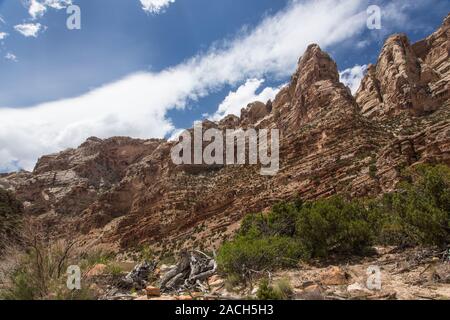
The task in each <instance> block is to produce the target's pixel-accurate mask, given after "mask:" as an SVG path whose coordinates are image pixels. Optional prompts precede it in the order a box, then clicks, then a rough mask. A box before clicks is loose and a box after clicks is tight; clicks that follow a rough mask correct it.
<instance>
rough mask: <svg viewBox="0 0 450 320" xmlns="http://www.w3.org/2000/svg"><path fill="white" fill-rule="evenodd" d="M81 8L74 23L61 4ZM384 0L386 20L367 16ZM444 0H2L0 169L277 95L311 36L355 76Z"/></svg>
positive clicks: (424, 27)
mask: <svg viewBox="0 0 450 320" xmlns="http://www.w3.org/2000/svg"><path fill="white" fill-rule="evenodd" d="M70 4H75V5H78V6H79V7H80V9H81V30H69V29H67V27H66V20H67V18H68V14H67V13H66V7H67V6H68V5H70ZM371 4H376V5H378V6H380V8H381V13H382V28H381V30H369V29H367V27H366V20H367V13H366V9H367V7H368V6H369V5H371ZM449 11H450V3H449V2H448V1H442V0H419V1H414V2H412V1H406V0H397V1H382V0H380V1H368V0H335V1H332V0H304V1H300V0H298V1H294V0H245V1H242V0H23V1H22V0H0V17H1V19H0V39H1V40H0V88H1V89H0V171H11V170H16V169H17V168H25V169H28V170H30V169H32V168H33V165H34V163H35V161H36V160H37V158H38V157H39V156H41V155H43V154H46V153H52V152H56V151H59V150H61V149H64V148H67V147H76V146H77V145H79V144H80V143H81V142H83V141H84V140H85V139H86V138H88V137H89V136H93V135H95V136H98V137H101V138H106V137H109V136H114V135H126V136H133V137H140V138H149V137H170V136H172V135H173V134H174V133H175V132H177V131H178V130H179V129H183V128H188V127H190V126H192V123H193V121H195V120H198V119H202V118H204V117H209V118H213V119H216V120H217V119H220V117H222V116H223V115H225V114H227V113H229V112H233V113H238V111H239V110H240V108H241V107H245V105H246V104H247V103H249V102H251V101H252V100H254V99H260V100H267V99H269V98H272V97H273V96H274V95H275V94H276V92H277V90H279V88H280V86H282V85H283V84H285V83H286V82H287V81H288V80H289V77H290V75H291V74H292V73H293V72H294V70H295V65H296V62H297V60H298V58H299V57H300V56H301V54H302V53H303V51H304V49H305V48H306V46H307V45H308V44H309V43H312V42H316V43H319V44H320V45H321V46H322V47H323V48H324V49H325V50H327V51H328V52H330V53H331V55H332V56H333V58H334V59H335V60H336V61H337V63H338V66H339V69H340V70H341V71H342V72H344V71H345V72H344V78H343V79H344V80H346V82H347V83H348V84H349V86H353V87H356V86H357V84H358V81H359V79H360V77H361V76H362V73H363V71H364V67H365V65H366V64H368V63H373V62H375V61H376V58H377V56H378V53H379V50H380V48H381V46H382V44H383V41H384V39H385V38H386V36H388V35H389V34H391V33H394V32H406V33H407V34H408V35H409V37H410V38H411V40H412V41H416V40H418V39H421V38H423V37H425V36H426V35H428V34H430V33H431V32H432V31H433V30H435V29H436V28H437V27H438V26H439V25H440V24H441V22H442V20H443V18H444V17H445V16H446V15H447V13H448V12H449Z"/></svg>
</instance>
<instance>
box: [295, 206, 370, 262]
mask: <svg viewBox="0 0 450 320" xmlns="http://www.w3.org/2000/svg"><path fill="white" fill-rule="evenodd" d="M296 235H297V238H298V239H299V241H300V242H301V243H303V245H304V246H305V248H306V249H307V251H308V253H309V254H310V256H311V257H326V256H328V255H329V254H330V253H340V254H352V253H356V254H360V253H364V251H365V250H366V249H367V248H368V247H369V246H370V245H371V244H372V239H373V233H372V228H371V226H370V222H369V214H368V211H367V210H366V209H365V208H364V206H362V205H361V204H359V203H358V202H356V201H353V202H348V201H346V200H344V199H343V198H340V197H332V198H329V199H321V200H317V201H315V202H310V203H307V204H306V205H305V206H304V207H303V208H302V210H300V212H299V214H298V219H297V224H296Z"/></svg>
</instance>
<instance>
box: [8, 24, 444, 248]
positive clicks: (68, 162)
mask: <svg viewBox="0 0 450 320" xmlns="http://www.w3.org/2000/svg"><path fill="white" fill-rule="evenodd" d="M449 29H450V18H449V17H447V18H446V19H445V21H444V23H443V25H442V26H441V27H440V28H439V29H438V30H437V31H436V32H435V33H433V34H432V35H430V36H429V37H428V38H426V39H424V40H422V41H419V42H417V43H415V44H410V43H409V40H408V39H407V37H406V36H405V35H394V36H391V37H389V38H388V39H387V41H386V43H385V45H384V47H383V49H382V51H381V54H380V57H379V59H378V62H377V64H376V65H372V66H370V67H369V68H368V72H367V74H366V76H365V77H364V79H363V81H362V83H361V87H360V88H359V90H358V92H357V93H356V95H355V97H353V96H352V94H351V92H350V90H349V88H347V87H346V86H345V85H343V84H342V83H340V81H339V74H338V69H337V66H336V63H335V62H334V61H333V60H332V58H331V57H330V56H329V55H328V54H327V53H325V52H323V51H322V50H321V48H320V47H319V46H317V45H310V46H309V47H308V48H307V50H306V52H305V53H304V55H303V56H302V57H301V59H300V61H299V64H298V68H297V70H296V72H295V73H294V75H293V76H292V79H291V82H290V84H289V85H287V86H286V87H285V88H283V89H282V90H281V91H280V92H279V94H278V95H277V97H276V98H275V99H274V101H269V102H267V103H262V102H255V103H252V104H249V105H248V106H247V108H245V109H243V110H242V113H241V116H240V117H236V116H227V117H226V118H224V119H223V120H221V121H220V122H218V123H213V122H210V121H205V122H204V127H205V128H211V127H215V128H218V129H220V130H224V129H230V128H235V129H237V128H257V129H260V128H269V129H270V128H278V129H280V134H281V141H280V158H281V163H280V171H279V173H278V174H277V175H275V176H261V175H260V174H259V167H258V166H208V165H198V166H196V165H183V166H176V165H174V164H173V163H172V161H171V158H170V150H171V148H172V147H173V145H174V142H168V141H165V140H155V139H153V140H138V139H131V138H123V137H117V138H111V139H106V140H101V139H98V138H89V139H88V140H87V141H86V142H85V143H83V144H82V145H81V146H80V147H79V148H77V149H69V150H66V151H63V152H61V153H58V154H54V155H49V156H44V157H42V158H41V159H39V161H38V163H37V165H36V167H35V169H34V171H33V172H18V173H12V174H9V175H2V176H0V187H3V188H5V189H8V190H11V191H13V192H15V194H16V196H17V197H18V198H19V199H20V200H22V201H23V202H24V204H25V210H26V212H27V213H28V214H29V215H30V216H32V217H33V219H35V220H36V221H38V222H40V223H41V224H42V225H44V226H46V228H47V233H48V236H49V237H50V238H52V237H55V238H57V237H62V236H64V235H66V234H71V235H76V236H77V237H80V238H81V239H83V240H84V244H85V245H89V246H91V245H100V244H115V245H117V247H121V248H133V247H136V246H138V245H141V244H150V245H151V246H154V247H155V248H156V249H157V250H159V251H160V252H165V251H167V250H179V249H181V248H183V247H193V248H200V249H201V248H203V247H206V248H211V247H216V246H217V245H218V244H219V243H221V242H222V241H223V240H224V239H225V238H226V237H228V235H229V234H230V233H232V232H233V231H234V230H235V229H236V227H237V226H238V224H239V221H240V220H241V218H242V217H243V216H244V215H245V214H246V213H249V212H258V211H264V210H265V209H267V208H269V207H270V206H271V205H273V204H274V203H275V202H277V201H279V200H289V199H292V198H294V197H296V196H300V197H302V198H304V199H315V198H318V197H327V196H330V195H332V194H336V193H339V194H348V195H351V196H366V195H377V194H380V193H381V192H386V191H390V190H392V189H393V188H394V187H395V185H396V183H397V182H398V179H399V174H400V172H401V170H402V169H403V168H405V167H408V166H412V165H415V164H418V163H422V162H430V163H447V164H450V116H449V113H450V105H449V92H450V86H449V80H450V57H449V53H450V50H449V48H450V42H449V32H450V31H449Z"/></svg>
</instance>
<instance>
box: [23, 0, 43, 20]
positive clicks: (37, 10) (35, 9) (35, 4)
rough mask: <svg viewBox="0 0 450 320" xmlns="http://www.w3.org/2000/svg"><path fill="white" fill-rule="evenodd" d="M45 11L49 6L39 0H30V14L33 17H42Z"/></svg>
mask: <svg viewBox="0 0 450 320" xmlns="http://www.w3.org/2000/svg"><path fill="white" fill-rule="evenodd" d="M45 11H47V8H46V7H45V6H44V5H43V4H42V3H40V2H39V1H37V0H30V2H29V7H28V13H29V14H30V16H31V18H33V19H37V18H40V17H42V16H43V15H44V13H45Z"/></svg>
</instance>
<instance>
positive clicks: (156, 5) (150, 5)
mask: <svg viewBox="0 0 450 320" xmlns="http://www.w3.org/2000/svg"><path fill="white" fill-rule="evenodd" d="M140 1H141V4H142V9H143V10H144V11H146V12H149V13H152V14H158V13H161V12H162V11H164V9H166V8H167V7H168V6H170V5H171V4H172V3H174V2H175V0H140Z"/></svg>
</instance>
